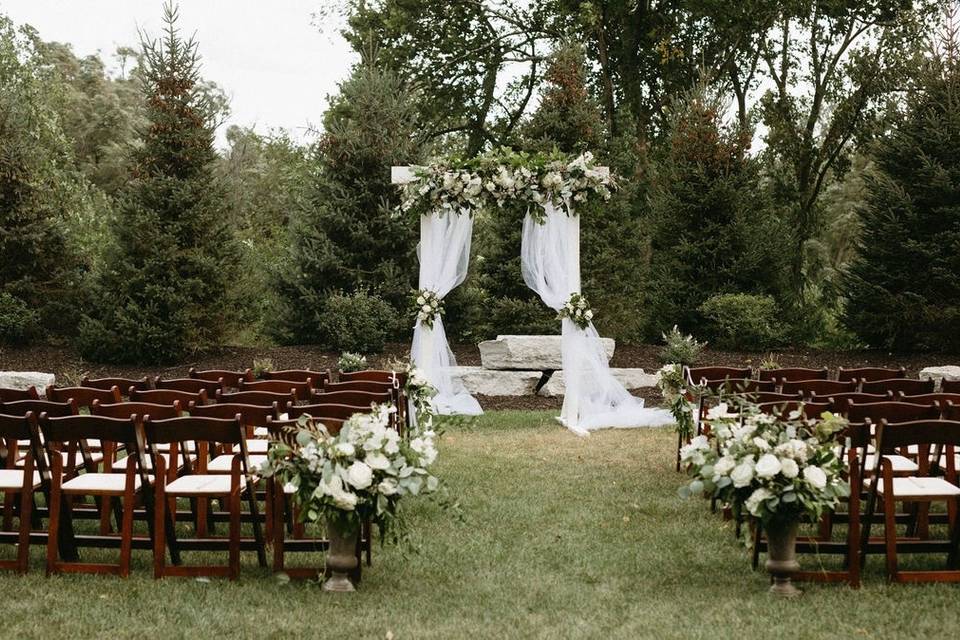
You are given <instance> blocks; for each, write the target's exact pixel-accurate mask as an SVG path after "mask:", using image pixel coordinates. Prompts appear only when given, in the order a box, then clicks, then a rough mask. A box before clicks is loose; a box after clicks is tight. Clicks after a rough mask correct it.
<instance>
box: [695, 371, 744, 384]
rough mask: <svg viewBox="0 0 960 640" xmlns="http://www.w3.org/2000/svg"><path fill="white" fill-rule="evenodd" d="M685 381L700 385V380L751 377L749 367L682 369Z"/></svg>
mask: <svg viewBox="0 0 960 640" xmlns="http://www.w3.org/2000/svg"><path fill="white" fill-rule="evenodd" d="M684 372H685V375H686V378H687V381H688V382H689V383H691V384H700V381H701V380H724V379H726V378H731V379H740V380H743V379H746V378H752V377H753V370H752V369H751V368H750V367H693V368H691V367H684Z"/></svg>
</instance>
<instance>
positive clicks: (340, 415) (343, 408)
mask: <svg viewBox="0 0 960 640" xmlns="http://www.w3.org/2000/svg"><path fill="white" fill-rule="evenodd" d="M355 413H370V405H367V406H366V407H362V406H356V405H347V404H307V405H302V406H299V407H296V406H294V405H293V403H289V404H287V415H288V416H290V418H291V419H293V418H298V417H300V416H301V415H304V414H306V415H308V416H310V417H311V418H315V419H318V418H334V419H337V420H347V419H349V418H350V417H351V416H352V415H353V414H355Z"/></svg>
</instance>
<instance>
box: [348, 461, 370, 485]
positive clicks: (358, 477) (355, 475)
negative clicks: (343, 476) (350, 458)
mask: <svg viewBox="0 0 960 640" xmlns="http://www.w3.org/2000/svg"><path fill="white" fill-rule="evenodd" d="M347 482H349V483H350V484H351V485H353V486H354V487H356V488H357V489H366V488H367V487H369V486H370V483H371V482H373V469H371V468H370V467H369V465H367V464H366V463H363V462H360V461H359V460H357V461H356V462H354V463H353V464H352V465H350V468H349V469H347Z"/></svg>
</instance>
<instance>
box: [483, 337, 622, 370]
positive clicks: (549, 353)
mask: <svg viewBox="0 0 960 640" xmlns="http://www.w3.org/2000/svg"><path fill="white" fill-rule="evenodd" d="M562 341H563V338H562V337H561V336H497V339H496V340H485V341H484V342H481V343H480V344H479V347H480V363H481V365H482V366H483V368H484V369H491V370H494V371H503V370H520V371H556V370H558V369H562V368H563V356H562V355H561V344H562ZM600 342H601V344H602V345H603V350H604V351H605V352H606V354H607V360H608V361H609V360H610V358H612V357H613V351H614V349H615V348H616V342H614V340H613V338H600Z"/></svg>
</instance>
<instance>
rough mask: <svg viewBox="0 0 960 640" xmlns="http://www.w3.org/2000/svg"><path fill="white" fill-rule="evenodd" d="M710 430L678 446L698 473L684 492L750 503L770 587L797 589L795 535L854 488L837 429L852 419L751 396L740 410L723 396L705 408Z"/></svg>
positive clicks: (786, 591) (736, 506)
mask: <svg viewBox="0 0 960 640" xmlns="http://www.w3.org/2000/svg"><path fill="white" fill-rule="evenodd" d="M706 421H707V422H708V423H709V435H698V436H696V437H695V438H693V439H692V441H691V442H690V443H689V444H687V445H686V446H684V447H683V448H682V449H681V452H680V459H681V464H682V465H683V467H684V469H686V470H687V472H688V473H689V474H690V475H691V476H692V477H693V479H692V480H691V481H690V483H689V484H688V485H685V486H683V487H681V489H680V495H681V496H682V497H689V496H692V495H703V496H704V497H706V498H717V499H719V500H720V501H722V502H723V503H726V504H729V505H730V507H731V508H732V509H733V511H734V515H735V517H738V518H739V516H740V514H741V513H742V512H743V511H744V510H746V512H747V513H749V514H750V515H751V516H753V517H755V518H758V519H759V520H760V522H761V523H762V526H763V529H764V531H765V532H766V533H767V537H768V539H769V554H768V557H769V560H768V562H767V568H768V570H770V571H771V573H772V574H773V578H774V582H773V586H772V587H771V590H772V591H773V592H774V593H777V594H780V595H795V594H796V593H798V590H797V589H796V588H795V587H794V586H793V585H792V583H791V582H790V574H791V573H793V572H794V571H796V569H797V563H796V558H795V540H796V534H797V528H798V525H799V523H800V521H801V520H803V519H804V518H807V519H809V521H812V522H816V521H818V520H819V519H820V516H821V515H823V513H824V512H825V511H827V510H832V509H834V508H836V506H837V505H838V503H839V502H840V500H841V499H843V498H846V497H848V496H849V495H850V487H849V484H848V482H847V480H846V479H845V478H844V476H843V464H842V463H841V460H840V459H839V458H838V456H837V453H836V445H837V434H838V433H840V432H842V431H843V430H844V429H845V428H846V426H847V422H846V420H845V419H844V418H842V417H840V416H837V415H834V414H832V413H829V412H827V413H824V414H823V415H822V416H820V418H819V419H805V418H804V417H803V413H802V411H801V410H796V411H792V412H790V413H789V414H788V415H786V416H780V415H771V414H766V413H762V412H760V410H759V409H758V408H757V406H756V405H753V404H750V403H745V404H744V405H743V406H741V407H740V408H739V409H738V410H737V411H734V410H732V408H731V406H730V405H729V404H728V403H726V402H721V403H719V404H718V405H716V406H715V407H713V408H711V409H710V411H709V412H708V413H707V416H706Z"/></svg>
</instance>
